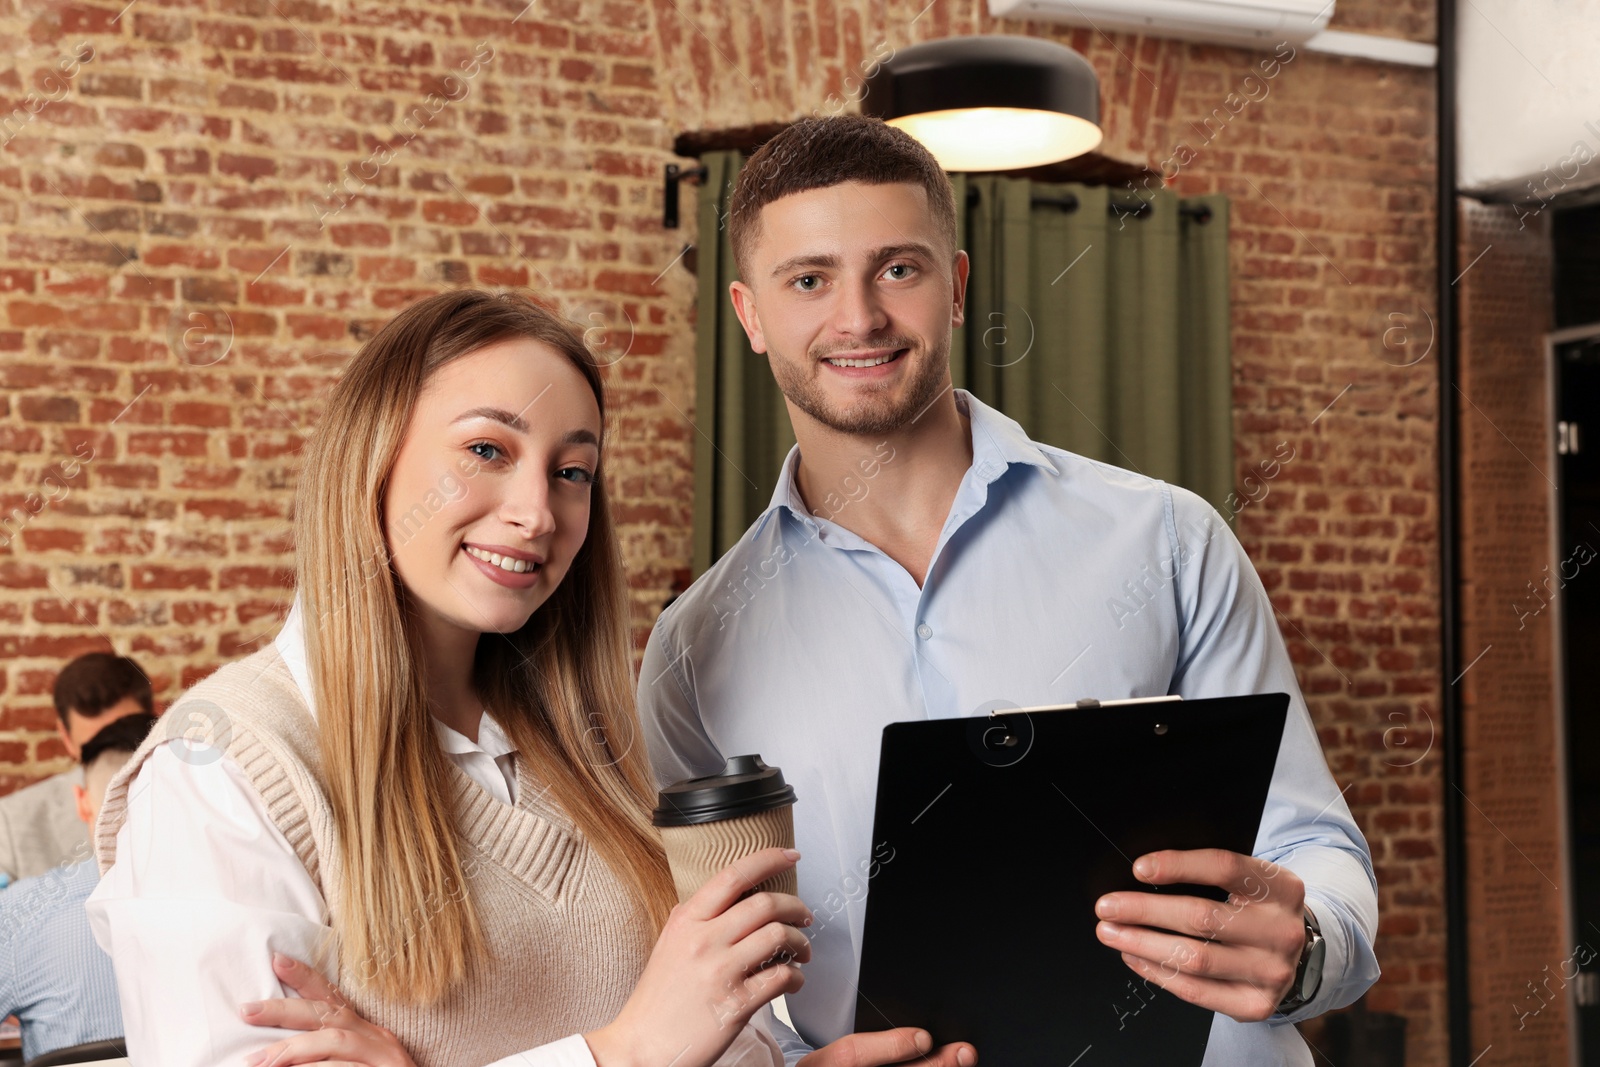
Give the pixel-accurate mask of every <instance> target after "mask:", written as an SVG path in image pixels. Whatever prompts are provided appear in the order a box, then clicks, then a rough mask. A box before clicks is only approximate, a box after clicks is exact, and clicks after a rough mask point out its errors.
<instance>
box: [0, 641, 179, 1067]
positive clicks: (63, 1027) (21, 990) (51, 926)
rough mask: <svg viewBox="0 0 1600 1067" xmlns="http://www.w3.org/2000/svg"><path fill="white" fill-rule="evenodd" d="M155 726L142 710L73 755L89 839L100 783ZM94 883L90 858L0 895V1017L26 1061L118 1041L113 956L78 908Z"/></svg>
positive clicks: (103, 790)
mask: <svg viewBox="0 0 1600 1067" xmlns="http://www.w3.org/2000/svg"><path fill="white" fill-rule="evenodd" d="M122 662H124V663H131V662H132V661H131V660H124V661H122ZM135 670H137V668H135ZM155 724H156V719H155V716H153V715H150V714H148V713H144V712H141V713H138V714H134V715H127V716H121V717H119V718H117V719H115V720H114V721H112V722H110V723H108V724H107V725H105V726H104V727H102V728H101V730H100V732H99V733H97V734H95V735H94V736H93V737H92V738H89V739H87V740H86V741H85V743H84V745H83V747H82V749H81V750H80V754H79V762H80V766H81V767H82V771H81V774H82V777H83V784H82V785H78V784H77V783H73V785H74V788H75V789H76V790H77V792H78V816H79V818H81V819H82V820H83V822H84V823H85V824H86V825H87V826H88V827H89V829H90V832H91V833H92V832H93V828H94V820H95V816H96V814H97V813H98V812H99V810H100V802H101V801H102V800H103V799H104V798H105V793H106V783H107V782H109V781H111V776H112V775H114V774H116V772H117V771H118V770H120V769H121V768H122V765H123V764H124V763H126V762H128V758H129V757H130V756H132V755H133V753H134V751H135V750H136V749H137V748H138V747H139V743H140V742H141V741H143V740H144V739H145V737H146V735H148V734H149V733H150V731H151V729H152V728H153V727H154V726H155ZM68 773H69V774H71V775H73V776H77V775H78V774H79V773H80V772H79V771H76V770H74V771H70V772H68ZM99 882H100V868H99V865H98V864H96V863H95V861H94V859H93V858H92V857H91V858H88V859H83V860H80V861H79V862H77V863H74V864H72V865H70V866H66V867H56V868H53V869H51V870H49V871H47V872H45V873H44V874H41V875H39V876H38V877H34V878H26V879H24V880H22V881H21V882H18V883H17V884H16V885H14V886H12V887H11V888H10V889H8V890H7V891H6V892H4V893H0V1017H3V1016H6V1015H12V1014H14V1015H16V1016H17V1018H18V1019H20V1020H21V1021H22V1056H23V1059H25V1060H31V1059H33V1058H34V1057H35V1056H42V1055H44V1054H45V1053H46V1052H53V1051H55V1050H56V1049H58V1048H68V1047H70V1046H72V1045H81V1044H83V1043H84V1042H86V1041H102V1040H105V1039H106V1038H111V1037H121V1036H122V1012H121V1010H120V1009H119V1007H118V1005H117V979H116V975H115V973H113V971H112V968H111V957H110V956H107V955H106V954H105V953H104V952H103V951H101V949H100V946H99V945H97V944H95V943H94V935H93V934H92V933H90V931H89V916H88V913H87V912H85V911H84V908H83V905H84V901H86V900H88V899H89V894H90V893H92V892H93V891H94V887H95V886H96V885H98V884H99Z"/></svg>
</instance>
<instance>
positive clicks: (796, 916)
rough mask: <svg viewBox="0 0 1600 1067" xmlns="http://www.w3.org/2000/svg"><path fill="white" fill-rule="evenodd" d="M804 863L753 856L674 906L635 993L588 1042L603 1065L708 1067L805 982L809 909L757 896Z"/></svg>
mask: <svg viewBox="0 0 1600 1067" xmlns="http://www.w3.org/2000/svg"><path fill="white" fill-rule="evenodd" d="M799 858H800V854H799V853H798V852H796V851H794V850H793V849H783V848H764V849H761V850H760V851H759V852H753V853H751V854H750V855H748V856H746V857H744V858H743V859H740V860H738V861H736V862H734V863H733V864H731V865H729V866H727V867H725V868H723V869H722V870H721V871H719V872H718V873H717V874H716V875H714V876H713V877H712V878H711V879H710V880H709V881H708V882H706V884H705V885H703V886H701V887H700V889H699V890H697V891H696V892H695V893H694V895H693V896H691V897H689V898H688V899H687V900H685V901H684V902H683V903H681V904H679V905H678V906H677V907H675V908H673V909H672V914H671V916H670V917H669V918H668V920H667V924H666V926H665V927H664V928H663V929H662V931H661V937H660V938H659V939H658V940H657V941H656V945H655V948H654V949H653V950H652V952H651V954H650V961H649V963H647V964H646V965H645V969H644V974H643V975H642V976H641V977H640V979H639V984H638V985H637V986H636V987H635V988H634V991H633V996H631V997H630V998H629V999H628V1003H627V1004H625V1005H624V1006H623V1009H622V1011H621V1013H620V1014H619V1015H618V1016H617V1018H616V1019H615V1020H614V1021H613V1022H612V1023H611V1024H610V1025H609V1026H605V1027H603V1028H601V1029H599V1030H595V1031H592V1032H590V1033H587V1034H585V1035H584V1038H585V1040H587V1041H588V1043H589V1048H590V1051H591V1052H592V1053H593V1054H594V1058H595V1062H596V1063H597V1064H598V1065H599V1067H634V1065H635V1064H638V1065H641V1067H642V1065H646V1064H650V1065H654V1067H660V1065H662V1064H667V1063H672V1064H674V1065H675V1067H705V1065H707V1064H710V1063H712V1062H713V1061H715V1060H716V1059H717V1057H719V1056H721V1055H722V1053H723V1052H725V1051H726V1050H727V1048H728V1046H729V1045H730V1044H732V1043H733V1040H734V1038H735V1037H737V1036H738V1034H739V1031H740V1030H741V1029H742V1028H743V1027H744V1025H745V1024H746V1023H747V1022H749V1020H750V1017H751V1016H752V1015H754V1014H755V1012H756V1010H757V1009H758V1008H760V1007H761V1006H762V1005H763V1004H765V1003H767V1002H768V1001H770V1000H772V999H773V998H774V997H777V996H779V995H780V994H783V993H793V992H795V991H796V990H798V989H799V988H800V987H801V985H802V984H804V982H805V978H804V976H803V975H801V973H800V969H799V967H798V966H796V964H799V963H806V962H808V961H809V960H810V959H811V942H810V940H809V939H808V938H807V937H806V935H805V934H804V933H802V932H801V930H800V928H801V927H805V926H809V925H811V909H809V908H807V907H806V906H805V904H804V903H803V902H802V901H801V900H800V898H799V897H797V896H793V895H791V894H789V893H773V892H756V893H751V890H753V889H754V888H755V887H756V886H758V885H760V884H761V883H762V882H765V881H767V880H768V879H769V878H772V877H773V876H775V875H778V874H781V873H783V872H785V871H787V870H789V869H790V868H792V867H793V866H794V864H795V861H796V860H798V859H799ZM747 893H749V894H750V895H749V896H746V895H745V894H747Z"/></svg>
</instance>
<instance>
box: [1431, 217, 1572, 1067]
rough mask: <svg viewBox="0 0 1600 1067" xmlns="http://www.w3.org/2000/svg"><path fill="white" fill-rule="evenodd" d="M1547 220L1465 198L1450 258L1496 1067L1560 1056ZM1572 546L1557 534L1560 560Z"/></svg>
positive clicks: (1486, 999)
mask: <svg viewBox="0 0 1600 1067" xmlns="http://www.w3.org/2000/svg"><path fill="white" fill-rule="evenodd" d="M1548 220H1549V215H1548V213H1546V214H1544V215H1542V216H1537V217H1533V216H1530V217H1529V218H1528V220H1527V225H1525V226H1524V225H1522V224H1521V223H1520V222H1519V220H1518V218H1517V210H1516V209H1515V208H1514V207H1512V206H1510V205H1500V206H1488V205H1484V204H1478V203H1475V202H1473V201H1470V200H1466V201H1463V202H1462V204H1461V241H1460V250H1459V255H1460V262H1461V265H1462V267H1463V268H1466V267H1467V265H1468V264H1469V263H1470V264H1472V265H1471V267H1470V268H1469V269H1467V270H1466V273H1465V274H1464V275H1462V278H1461V282H1460V289H1461V297H1460V299H1461V309H1462V314H1461V364H1460V366H1461V379H1460V386H1461V393H1460V395H1459V396H1457V397H1456V400H1457V407H1458V409H1459V416H1458V418H1459V420H1460V427H1461V432H1460V439H1461V471H1462V500H1461V505H1462V515H1463V521H1462V524H1461V525H1462V545H1461V560H1462V569H1463V572H1464V575H1463V576H1464V590H1463V595H1462V602H1461V612H1462V642H1461V644H1462V663H1461V667H1460V669H1462V670H1464V671H1465V673H1464V674H1463V675H1462V676H1461V680H1460V682H1459V683H1458V684H1459V686H1460V687H1461V700H1462V707H1461V713H1462V719H1463V727H1464V735H1463V736H1464V740H1465V752H1466V759H1465V761H1464V767H1463V779H1464V781H1463V782H1462V792H1463V794H1464V796H1465V798H1466V800H1465V802H1464V803H1463V805H1462V807H1463V809H1464V810H1463V821H1464V825H1465V828H1466V846H1467V847H1466V864H1467V914H1468V917H1469V920H1470V931H1471V934H1470V937H1469V940H1468V948H1469V954H1468V974H1469V978H1470V986H1471V996H1472V1005H1473V1035H1472V1038H1473V1046H1474V1052H1476V1051H1478V1050H1480V1049H1483V1048H1485V1047H1487V1046H1489V1045H1491V1044H1492V1045H1493V1046H1494V1049H1495V1052H1494V1057H1495V1061H1496V1062H1497V1063H1505V1064H1519V1065H1521V1064H1526V1065H1528V1067H1534V1065H1541V1067H1542V1065H1544V1064H1557V1063H1566V1062H1567V1057H1568V1048H1567V1037H1568V1032H1567V1026H1568V1021H1569V1020H1568V1017H1567V1012H1566V997H1565V996H1563V995H1561V992H1562V987H1563V983H1562V981H1561V979H1560V977H1559V976H1560V973H1561V971H1562V969H1563V968H1562V963H1563V961H1565V960H1567V959H1568V958H1569V957H1570V956H1571V955H1572V953H1573V949H1574V948H1575V945H1573V944H1568V943H1566V940H1565V939H1566V929H1565V922H1566V917H1567V913H1568V907H1567V904H1568V901H1567V899H1566V897H1565V895H1564V893H1563V892H1562V890H1561V888H1559V887H1560V886H1564V885H1565V883H1566V877H1565V875H1564V873H1563V869H1562V857H1563V854H1564V853H1565V851H1566V849H1565V845H1564V842H1562V841H1561V839H1560V836H1559V834H1560V827H1561V818H1560V812H1561V805H1562V798H1561V797H1560V795H1559V794H1558V792H1557V786H1556V782H1557V775H1558V768H1557V766H1556V743H1555V742H1556V733H1555V731H1556V724H1557V714H1558V712H1557V704H1556V694H1555V687H1554V679H1555V640H1556V631H1555V628H1554V627H1555V616H1554V612H1553V611H1544V610H1537V608H1538V605H1539V603H1540V600H1539V599H1536V598H1535V597H1534V596H1533V592H1532V590H1534V589H1541V590H1543V589H1544V587H1543V586H1542V585H1541V584H1540V583H1541V582H1542V581H1543V580H1544V578H1545V575H1546V574H1556V573H1558V571H1559V567H1558V563H1559V559H1558V558H1556V557H1553V556H1552V555H1551V537H1552V533H1553V531H1552V529H1551V525H1552V523H1551V519H1552V515H1553V512H1552V507H1553V504H1554V499H1553V498H1554V495H1555V487H1554V485H1553V484H1552V483H1553V482H1554V481H1555V478H1556V471H1555V469H1554V466H1553V462H1552V459H1553V457H1551V456H1550V454H1549V453H1550V442H1551V441H1552V440H1553V430H1552V425H1551V414H1550V405H1549V401H1548V396H1549V393H1548V390H1549V388H1550V379H1549V374H1548V363H1547V360H1546V357H1545V351H1544V334H1545V333H1546V332H1547V331H1548V330H1550V329H1551V248H1550V238H1549V234H1548V228H1547V227H1548ZM1480 257H1481V258H1480ZM1474 259H1476V260H1477V261H1476V262H1475V263H1474V262H1473V260H1474ZM1571 548H1572V546H1571V545H1566V546H1563V547H1562V557H1561V558H1565V556H1566V555H1567V554H1568V553H1569V552H1570V550H1571ZM1546 567H1548V568H1549V570H1548V571H1546V569H1545V568H1546ZM1530 582H1531V583H1533V585H1532V586H1530V584H1529V583H1530ZM1553 584H1554V583H1552V585H1553ZM1550 595H1551V594H1550V592H1549V591H1548V590H1545V591H1544V593H1543V596H1544V598H1546V599H1548V598H1549V597H1550ZM1518 605H1526V606H1527V608H1528V610H1529V612H1530V614H1526V615H1524V614H1522V613H1519V612H1518V611H1517V606H1518ZM1474 660H1475V662H1474ZM1568 888H1570V887H1568ZM1580 939H1581V935H1580ZM1590 943H1592V938H1591V939H1590ZM1547 978H1549V979H1553V980H1552V981H1550V984H1549V985H1548V986H1546V985H1544V984H1543V983H1544V982H1545V981H1546V979H1547ZM1530 982H1531V983H1532V986H1531V987H1530V985H1529V983H1530ZM1533 990H1537V995H1536V994H1535V993H1534V992H1533ZM1545 1001H1549V1002H1550V1003H1549V1005H1548V1006H1544V1002H1545Z"/></svg>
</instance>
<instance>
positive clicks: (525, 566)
mask: <svg viewBox="0 0 1600 1067" xmlns="http://www.w3.org/2000/svg"><path fill="white" fill-rule="evenodd" d="M461 551H462V553H463V554H465V555H466V557H467V558H468V559H469V560H471V561H472V564H473V566H475V567H477V568H478V570H480V571H481V572H483V574H484V576H485V577H487V578H488V579H489V580H490V581H492V582H496V583H498V584H500V585H503V586H506V587H507V588H510V589H528V588H531V587H532V586H534V585H535V584H537V583H538V581H539V576H540V575H541V574H543V573H544V563H543V561H542V560H539V559H537V558H535V559H513V558H511V557H510V556H505V555H501V554H500V553H498V552H491V551H489V550H487V549H483V548H479V547H477V546H476V545H462V546H461Z"/></svg>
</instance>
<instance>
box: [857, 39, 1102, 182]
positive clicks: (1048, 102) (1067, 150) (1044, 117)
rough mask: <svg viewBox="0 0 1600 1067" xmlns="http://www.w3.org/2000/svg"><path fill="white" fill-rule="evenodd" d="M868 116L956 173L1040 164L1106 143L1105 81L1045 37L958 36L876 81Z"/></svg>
mask: <svg viewBox="0 0 1600 1067" xmlns="http://www.w3.org/2000/svg"><path fill="white" fill-rule="evenodd" d="M865 88H866V94H865V96H863V98H862V101H861V110H862V113H863V114H866V115H871V116H875V117H877V118H881V119H883V120H884V121H885V122H888V123H889V124H890V125H892V126H899V127H900V128H901V129H904V130H905V131H906V132H907V133H909V134H911V135H912V136H913V137H915V138H917V140H919V141H921V142H922V143H923V144H924V145H926V146H927V148H928V150H929V151H930V152H932V153H933V154H934V156H935V158H937V159H938V160H939V163H940V165H941V166H943V167H944V169H945V170H949V171H989V170H1011V169H1015V168H1020V167H1033V166H1040V165H1042V164H1045V163H1053V162H1056V161H1058V160H1062V159H1069V158H1071V157H1072V156H1077V155H1082V154H1083V153H1085V152H1088V151H1092V150H1093V149H1094V148H1095V147H1096V146H1097V145H1099V143H1100V140H1101V137H1102V132H1101V130H1100V82H1099V79H1098V78H1097V77H1096V76H1095V72H1094V68H1093V67H1091V66H1090V65H1089V61H1088V60H1086V59H1084V58H1083V57H1082V56H1081V55H1079V54H1078V53H1077V52H1074V51H1073V50H1072V49H1070V48H1067V47H1065V46H1064V45H1059V44H1056V43H1055V42H1054V41H1046V40H1041V39H1040V38H1037V37H1019V36H1012V35H1007V34H996V35H993V36H987V37H952V38H947V39H945V40H941V41H927V42H925V43H923V44H917V45H912V46H911V47H910V48H905V49H901V50H900V51H898V52H896V53H895V54H894V55H893V56H891V57H890V58H889V59H888V60H886V61H885V62H884V63H883V64H882V65H881V66H879V68H878V69H877V71H875V72H874V73H873V74H872V76H871V77H869V78H867V79H866V83H865Z"/></svg>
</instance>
